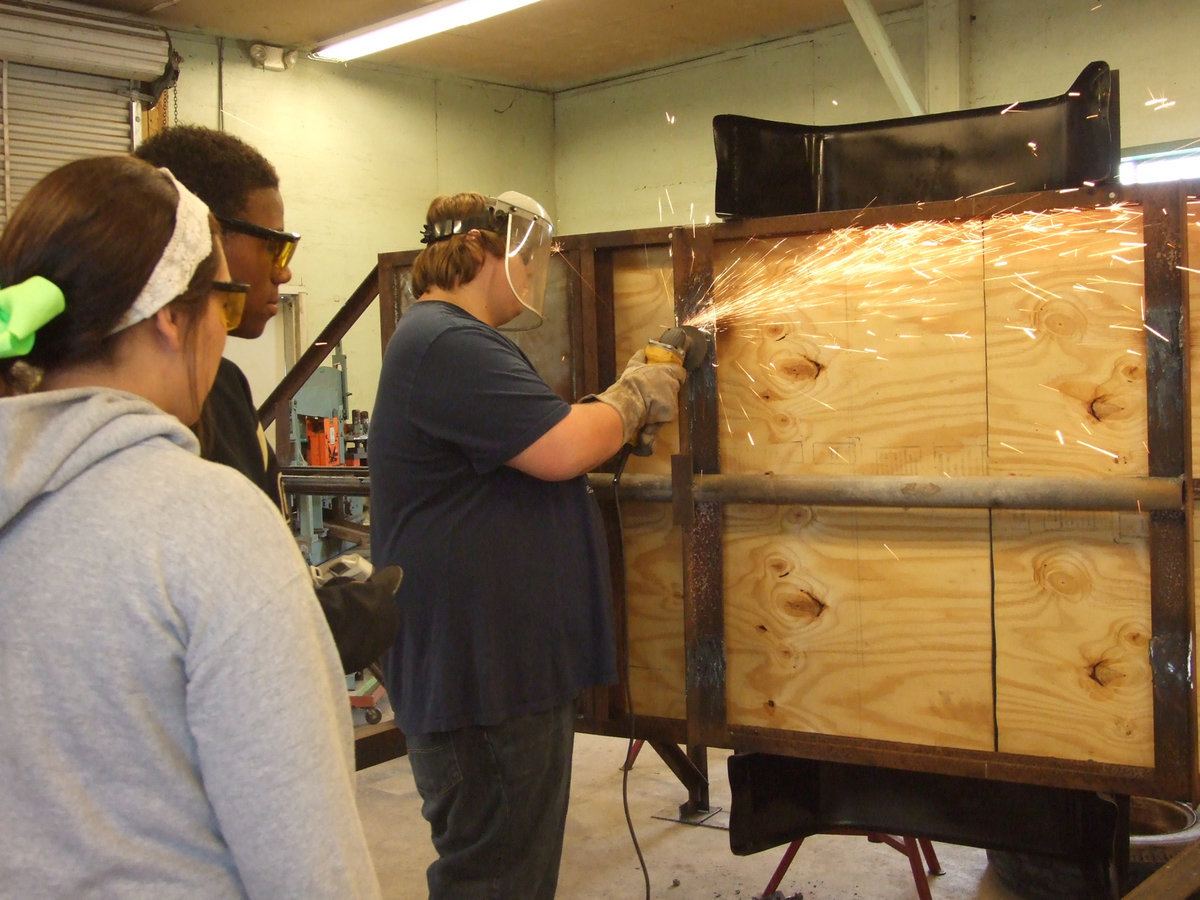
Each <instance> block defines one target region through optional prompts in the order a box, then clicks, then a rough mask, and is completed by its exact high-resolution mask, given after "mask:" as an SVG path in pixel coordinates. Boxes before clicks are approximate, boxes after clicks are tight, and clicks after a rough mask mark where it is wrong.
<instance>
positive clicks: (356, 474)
mask: <svg viewBox="0 0 1200 900" xmlns="http://www.w3.org/2000/svg"><path fill="white" fill-rule="evenodd" d="M280 480H281V481H282V482H283V490H284V493H287V494H304V495H306V496H314V495H315V496H321V497H325V496H330V497H368V496H370V494H371V472H370V470H369V469H367V468H365V467H363V466H288V467H287V468H284V469H281V470H280Z"/></svg>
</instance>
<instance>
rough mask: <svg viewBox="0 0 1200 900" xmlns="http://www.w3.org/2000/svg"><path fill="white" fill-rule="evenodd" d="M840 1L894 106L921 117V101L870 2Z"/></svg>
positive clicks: (869, 0)
mask: <svg viewBox="0 0 1200 900" xmlns="http://www.w3.org/2000/svg"><path fill="white" fill-rule="evenodd" d="M842 2H844V3H845V4H846V11H847V12H848V13H850V18H852V19H853V20H854V24H855V26H856V27H857V28H858V33H859V34H860V35H862V39H863V42H864V43H865V44H866V45H867V49H868V50H869V51H870V52H871V58H872V59H874V60H875V65H876V66H877V67H878V69H879V74H880V75H882V76H883V80H884V83H885V84H887V86H888V90H889V91H891V92H892V96H893V97H894V98H895V100H896V103H898V104H899V105H900V108H901V109H902V110H904V112H905V113H907V114H908V115H910V116H919V115H922V114H923V113H924V112H925V110H924V108H923V107H922V106H921V101H919V100H918V99H917V95H916V94H915V93H913V89H912V86H911V85H910V84H909V83H908V77H907V76H906V75H905V74H904V66H902V65H901V64H900V57H899V56H898V55H897V54H896V48H895V47H894V46H893V45H892V39H891V38H889V37H888V36H887V32H886V31H885V30H884V28H883V22H882V21H880V18H879V13H877V12H876V11H875V7H874V6H872V5H871V0H842Z"/></svg>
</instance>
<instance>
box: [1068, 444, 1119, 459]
mask: <svg viewBox="0 0 1200 900" xmlns="http://www.w3.org/2000/svg"><path fill="white" fill-rule="evenodd" d="M1075 443H1077V444H1079V445H1080V446H1083V447H1087V448H1088V449H1089V450H1095V451H1096V452H1097V453H1103V454H1104V455H1105V456H1109V457H1112V458H1113V459H1120V457H1119V456H1118V455H1117V454H1115V453H1113V452H1112V451H1111V450H1105V449H1104V448H1103V447H1097V446H1096V445H1095V444H1089V443H1088V442H1087V441H1078V440H1077V441H1076V442H1075Z"/></svg>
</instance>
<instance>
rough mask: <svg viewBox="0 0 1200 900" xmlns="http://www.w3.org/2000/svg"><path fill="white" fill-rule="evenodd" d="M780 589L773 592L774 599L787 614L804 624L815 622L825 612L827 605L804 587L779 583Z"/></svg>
mask: <svg viewBox="0 0 1200 900" xmlns="http://www.w3.org/2000/svg"><path fill="white" fill-rule="evenodd" d="M780 587H781V590H780V591H777V592H773V593H774V599H775V600H776V602H778V604H779V606H780V608H781V609H782V610H783V612H785V613H786V614H787V615H789V616H791V617H792V618H794V619H800V620H802V621H804V622H805V623H806V624H807V623H809V622H815V621H816V620H817V619H819V618H820V617H821V614H822V613H823V612H825V610H826V609H827V608H828V605H827V604H826V603H824V602H822V601H821V600H820V599H819V598H818V597H816V596H815V595H814V594H812V593H811V592H810V591H806V590H804V588H798V587H793V586H791V585H781V586H780Z"/></svg>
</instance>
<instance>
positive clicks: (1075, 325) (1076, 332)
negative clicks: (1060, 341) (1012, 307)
mask: <svg viewBox="0 0 1200 900" xmlns="http://www.w3.org/2000/svg"><path fill="white" fill-rule="evenodd" d="M1037 328H1038V330H1039V331H1045V332H1046V333H1047V334H1052V335H1054V336H1055V337H1058V338H1071V339H1074V340H1078V339H1079V338H1081V337H1082V336H1083V334H1084V333H1085V332H1086V331H1087V316H1086V315H1084V313H1083V311H1082V310H1081V309H1079V308H1078V307H1076V306H1075V305H1074V304H1071V303H1067V302H1064V301H1060V300H1051V301H1049V302H1047V303H1045V304H1043V305H1042V306H1041V308H1039V309H1038V310H1037Z"/></svg>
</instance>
